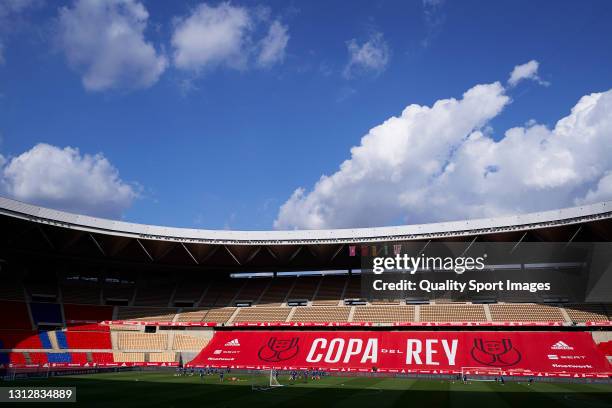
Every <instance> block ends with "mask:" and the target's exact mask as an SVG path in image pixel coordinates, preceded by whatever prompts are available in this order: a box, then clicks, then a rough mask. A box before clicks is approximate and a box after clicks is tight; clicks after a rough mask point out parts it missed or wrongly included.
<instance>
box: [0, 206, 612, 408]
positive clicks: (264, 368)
mask: <svg viewBox="0 0 612 408" xmlns="http://www.w3.org/2000/svg"><path fill="white" fill-rule="evenodd" d="M0 214H1V215H0V223H1V231H2V236H1V239H2V247H1V248H2V253H1V254H0V257H1V259H2V264H1V265H2V271H1V277H2V285H1V286H0V289H1V290H0V297H1V299H2V300H1V305H2V311H3V313H2V315H1V316H0V327H1V330H0V369H1V370H2V375H3V378H4V379H5V380H7V381H11V380H12V381H15V383H16V384H20V383H24V384H31V383H30V382H28V381H34V383H35V384H36V381H49V382H50V384H63V385H66V384H79V386H80V387H81V388H85V389H87V388H88V387H89V388H94V385H93V384H99V383H100V382H101V383H103V384H104V387H102V388H103V389H107V388H108V384H106V383H105V381H108V383H113V381H115V380H117V381H120V380H119V379H123V381H133V379H134V378H136V380H137V381H138V379H139V378H140V379H141V381H139V384H138V386H139V387H142V386H143V383H144V382H146V381H153V382H152V383H151V384H152V387H153V388H155V387H157V386H158V384H157V383H156V382H155V381H170V383H166V382H164V383H163V385H162V384H159V386H160V387H162V388H164V387H170V388H168V389H171V387H172V384H174V385H175V386H177V387H180V386H181V384H183V385H182V386H185V383H187V384H191V383H195V384H194V386H195V385H200V386H202V384H201V383H205V384H206V385H207V387H212V388H214V387H226V388H227V387H228V386H229V385H228V384H231V383H233V384H235V385H236V386H241V387H246V388H248V390H249V391H250V390H273V391H270V393H264V396H262V397H260V396H259V395H261V393H255V391H250V392H251V395H255V396H254V397H253V396H251V397H248V398H255V399H256V400H257V398H260V399H261V398H263V399H261V401H268V402H266V403H273V402H274V401H275V398H280V397H278V396H280V395H282V394H283V393H290V394H289V395H295V396H296V397H295V398H298V399H299V398H302V397H303V395H302V393H304V392H308V388H303V387H316V386H317V385H323V384H327V385H325V387H326V389H325V392H323V391H321V393H320V395H319V393H317V392H315V394H316V395H319V396H316V397H314V396H312V398H315V399H314V400H313V399H308V398H306V400H304V401H310V402H309V403H316V401H318V400H317V399H316V398H322V397H321V396H322V395H333V398H338V396H337V395H336V394H335V392H337V393H340V394H343V393H346V392H348V391H347V390H348V389H349V387H346V388H340V389H338V390H336V391H332V390H333V389H334V388H339V387H345V381H346V382H347V385H349V384H348V382H353V384H354V385H353V386H354V387H357V388H358V389H364V390H367V389H369V388H372V387H373V385H372V384H377V383H380V382H384V381H391V383H389V385H387V386H384V385H382V386H381V387H382V388H376V387H374V388H375V389H376V390H383V391H377V392H386V393H388V394H389V395H392V394H393V393H394V392H396V391H394V390H395V389H396V388H398V387H404V386H405V384H404V383H402V381H404V382H410V383H409V384H410V385H409V386H408V387H409V388H411V389H412V388H413V387H414V389H415V390H418V389H420V388H419V387H424V388H423V391H422V392H421V394H422V395H421V397H420V398H422V399H423V400H426V399H427V398H428V397H427V395H428V392H427V390H428V389H429V390H434V389H436V388H435V386H432V385H431V382H434V384H436V382H438V383H441V384H449V383H452V384H457V385H454V386H458V385H459V384H461V385H466V386H468V387H469V386H470V384H469V383H471V382H472V381H473V382H474V384H476V385H473V387H483V386H486V387H490V386H491V384H495V385H498V381H499V380H500V379H501V378H504V379H505V381H508V382H509V384H508V387H507V388H504V389H503V390H504V392H505V391H509V392H510V394H511V395H513V396H514V397H516V396H520V395H523V394H522V393H523V392H525V391H526V390H525V389H524V387H525V386H526V384H531V383H532V382H536V383H537V386H541V387H555V386H558V385H555V384H561V385H560V386H561V387H562V389H563V392H564V393H567V392H570V393H574V392H576V393H577V394H576V395H583V394H581V393H582V392H584V388H583V387H590V388H588V389H589V392H591V391H592V392H594V394H584V395H589V397H588V398H586V397H584V396H582V397H580V398H586V399H585V400H580V403H585V404H587V405H588V404H591V403H594V404H600V403H603V402H602V401H604V400H605V396H606V393H607V392H609V390H610V389H609V383H610V378H611V375H612V369H611V368H610V364H609V362H610V361H611V360H612V331H610V326H612V321H611V320H610V319H611V317H612V303H609V302H608V303H605V302H599V303H592V302H588V303H586V302H585V303H567V301H565V302H563V301H561V300H559V299H558V298H555V299H541V300H540V301H539V302H533V303H507V302H501V301H498V300H499V299H495V297H494V296H492V295H491V294H489V297H488V298H487V300H486V301H483V300H482V299H480V300H478V301H476V300H474V301H463V302H457V301H453V300H452V299H448V298H445V297H444V296H441V297H437V296H435V297H432V298H431V299H368V298H365V297H364V294H363V291H362V290H361V289H362V287H361V282H360V281H361V273H360V272H361V270H360V268H361V266H362V264H361V263H360V256H358V255H359V254H360V253H361V254H363V253H364V252H367V251H370V252H371V251H375V250H376V249H375V248H377V244H379V243H381V242H383V243H391V244H393V243H397V242H409V243H411V244H420V245H425V244H430V243H433V242H436V241H446V242H454V243H456V244H458V245H463V246H465V247H466V248H467V247H469V246H471V245H473V244H474V243H475V242H479V243H480V242H496V243H497V242H510V243H513V246H515V247H516V246H521V245H527V244H528V243H531V242H561V243H573V242H576V243H578V242H609V241H610V239H611V238H612V237H611V235H610V234H611V232H610V231H612V228H611V223H612V204H611V203H610V202H603V203H600V204H595V205H589V206H583V207H576V208H568V209H560V210H557V211H548V212H541V213H532V214H524V215H517V216H513V217H504V218H493V219H481V220H470V221H463V222H451V223H438V224H424V225H411V226H398V227H384V228H366V229H346V230H318V231H317V230H309V231H297V230H296V231H261V232H254V231H252V232H241V231H212V230H194V229H180V228H170V227H158V226H152V225H138V224H131V223H126V222H121V221H111V220H105V219H100V218H93V217H88V216H82V215H78V214H71V213H67V212H62V211H57V210H51V209H47V208H42V207H38V206H34V205H29V204H25V203H21V202H17V201H14V200H10V199H6V198H2V199H0ZM378 247H379V248H380V245H379V246H378ZM528 272H529V271H528ZM559 273H560V272H559ZM607 289H608V290H609V288H607ZM605 296H609V293H606V294H605V295H604V299H606V298H609V297H605ZM407 341H408V344H411V342H412V344H413V345H414V347H413V348H412V349H409V350H406V342H407ZM417 343H418V344H417ZM478 344H480V345H479V346H478ZM472 345H474V346H473V347H472ZM500 348H503V351H502V350H500ZM470 349H471V350H470ZM403 353H407V354H410V356H408V355H406V356H404V354H403ZM177 370H178V371H177ZM177 372H178V373H179V374H180V375H177ZM90 373H96V374H90ZM202 373H204V374H202ZM220 373H226V374H225V381H224V382H223V383H222V384H223V385H219V384H220V383H219V381H220V380H219V379H218V376H219V375H220ZM75 374H81V375H80V376H76V377H71V376H72V375H75ZM198 375H199V378H198ZM96 376H98V377H96ZM134 376H136V377H134ZM41 377H42V378H44V380H40V378H41ZM89 377H92V378H89ZM321 377H323V378H321ZM68 378H74V379H71V380H68ZM160 378H161V379H163V380H160ZM229 378H231V379H232V381H230V380H229ZM301 378H304V383H303V384H302V383H301V382H299V381H301V380H299V379H301ZM37 379H38V380H37ZM181 381H183V383H181ZM308 381H310V383H308ZM317 381H318V382H317ZM393 381H399V383H396V382H393ZM481 381H482V382H481ZM88 382H91V383H92V384H90V385H89V386H88V385H87V384H88ZM463 382H465V383H468V384H462V383H463ZM510 382H513V384H512V385H510ZM175 383H179V384H175ZM38 384H40V382H39V383H38ZM415 384H416V385H415ZM482 384H484V385H482ZM521 384H522V385H521ZM130 385H131V384H130ZM283 385H287V387H282V386H283ZM385 387H388V389H386V388H385ZM428 387H429V388H428ZM444 387H448V385H445V386H443V388H444ZM511 387H523V388H520V389H519V390H513V389H512V388H511ZM535 387H536V386H535V385H534V388H535ZM571 387H576V390H573V389H572V388H571ZM597 387H603V388H597ZM275 388H279V389H278V390H276V389H275ZM281 388H282V389H281ZM297 388H299V389H300V391H292V390H296V389H297ZM204 389H205V388H199V389H198V390H199V392H202V393H204V394H203V395H202V398H208V393H209V392H212V393H214V392H215V391H210V390H208V389H206V391H203V390H204ZM468 390H470V391H473V392H474V393H475V394H474V395H478V391H482V389H479V388H472V389H468ZM487 390H489V391H490V389H488V388H487ZM548 391H549V392H552V394H551V395H555V394H554V393H555V392H558V390H557V391H551V390H548ZM90 392H91V393H92V394H91V400H88V403H90V404H93V401H95V400H96V399H97V398H99V395H98V394H97V393H96V392H95V391H92V390H90ZM122 392H127V391H125V390H124V391H122ZM147 392H148V391H147ZM151 392H153V395H155V394H154V391H151ZM228 392H229V393H231V392H232V391H231V390H228ZM242 392H243V391H240V395H242V394H241V393H242ZM356 392H357V391H356ZM446 392H448V390H447V389H446ZM253 393H255V394H253ZM600 393H601V394H600ZM417 394H419V392H418V391H414V395H417ZM283 395H284V394H283ZM464 395H466V396H467V395H468V394H464ZM562 395H566V394H562ZM345 397H346V396H345ZM223 398H228V399H222V400H221V401H228V400H229V399H231V397H230V396H227V397H223ZM241 398H242V397H241ZM245 398H246V397H245ZM270 398H272V400H268V399H270ZM283 398H286V397H283ZM291 398H294V397H291ZM304 398H305V397H304ZM372 398H374V399H375V398H378V397H377V396H376V395H372V396H364V400H363V401H361V403H365V401H371V399H372ZM530 398H531V396H530ZM547 398H548V397H547ZM572 398H573V397H572ZM602 398H603V399H602ZM145 400H146V398H145ZM146 401H148V404H151V403H152V401H150V400H146ZM249 401H250V400H249ZM258 401H259V400H258ZM261 401H260V402H261ZM283 401H284V400H283ZM551 401H554V398H553V400H550V401H548V402H547V403H548V404H550V403H551ZM572 401H573V399H572ZM585 401H587V402H585ZM593 401H594V402H593ZM597 401H599V402H597ZM608 402H609V401H608ZM249 403H251V402H249ZM277 403H278V402H277ZM296 403H297V404H298V405H299V403H298V402H296ZM358 403H359V402H358V401H357V402H356V401H353V404H358ZM281 405H282V404H281ZM585 406H586V405H585Z"/></svg>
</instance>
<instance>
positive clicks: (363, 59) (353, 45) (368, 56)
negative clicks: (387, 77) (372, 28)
mask: <svg viewBox="0 0 612 408" xmlns="http://www.w3.org/2000/svg"><path fill="white" fill-rule="evenodd" d="M346 46H347V49H348V53H349V61H348V63H347V64H346V67H345V68H344V71H343V75H344V77H345V78H351V77H353V76H354V75H356V74H362V73H367V72H370V73H375V74H379V73H381V72H382V71H384V69H385V68H386V67H387V64H388V63H389V59H390V57H391V53H390V51H389V45H388V44H387V42H386V41H385V39H384V37H383V34H382V33H378V32H376V33H373V34H372V35H371V36H370V38H369V39H368V41H366V42H365V43H363V44H361V45H360V44H359V43H358V42H357V40H356V39H354V38H353V39H352V40H350V41H348V42H347V43H346Z"/></svg>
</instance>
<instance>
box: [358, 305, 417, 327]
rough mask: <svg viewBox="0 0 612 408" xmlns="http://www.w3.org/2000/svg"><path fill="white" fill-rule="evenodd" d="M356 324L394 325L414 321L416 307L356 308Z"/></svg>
mask: <svg viewBox="0 0 612 408" xmlns="http://www.w3.org/2000/svg"><path fill="white" fill-rule="evenodd" d="M353 321H354V322H372V323H394V322H412V321H414V306H356V307H355V313H354V314H353Z"/></svg>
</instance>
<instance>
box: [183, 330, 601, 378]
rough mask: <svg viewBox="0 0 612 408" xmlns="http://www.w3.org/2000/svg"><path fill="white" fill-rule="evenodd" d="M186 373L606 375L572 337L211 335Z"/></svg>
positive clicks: (587, 345)
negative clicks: (202, 370) (470, 371)
mask: <svg viewBox="0 0 612 408" xmlns="http://www.w3.org/2000/svg"><path fill="white" fill-rule="evenodd" d="M188 366H194V367H206V366H211V367H229V368H239V369H271V368H276V369H288V370H292V369H307V368H313V369H323V370H329V371H349V372H350V371H355V372H369V371H373V370H376V371H378V372H391V373H411V372H413V373H428V374H451V373H460V372H461V368H462V367H472V368H474V367H481V368H483V369H495V370H497V371H499V369H501V370H503V371H504V372H506V375H510V373H512V372H514V373H516V374H518V375H521V374H525V375H538V373H539V375H544V374H542V373H549V374H551V373H558V374H560V375H561V374H563V375H565V374H574V373H578V374H589V375H590V374H593V375H594V374H606V375H607V374H609V373H611V371H612V370H611V368H610V365H609V364H608V362H607V360H606V358H605V357H604V356H603V355H602V354H601V352H600V351H599V350H597V348H596V346H595V343H594V342H593V339H592V338H591V335H590V334H589V333H573V332H572V333H563V332H561V333H560V332H392V331H386V332H372V331H367V332H366V331H356V332H347V331H338V332H330V331H325V332H312V331H310V332H308V331H282V332H281V331H230V332H217V333H215V335H214V337H213V339H212V340H211V342H210V343H208V346H207V347H206V348H205V349H204V350H202V351H201V352H200V354H198V356H197V357H196V358H195V359H194V360H193V361H191V362H190V363H189V364H188ZM551 375H554V374H551Z"/></svg>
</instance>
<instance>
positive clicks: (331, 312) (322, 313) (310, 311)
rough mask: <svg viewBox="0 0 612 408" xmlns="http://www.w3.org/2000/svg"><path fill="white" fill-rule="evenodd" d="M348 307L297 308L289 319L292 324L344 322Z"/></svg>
mask: <svg viewBox="0 0 612 408" xmlns="http://www.w3.org/2000/svg"><path fill="white" fill-rule="evenodd" d="M350 311H351V308H350V307H344V306H342V307H339V306H319V307H317V306H310V307H297V308H296V309H295V313H294V314H293V316H292V317H291V321H292V322H346V321H348V316H349V313H350Z"/></svg>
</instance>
